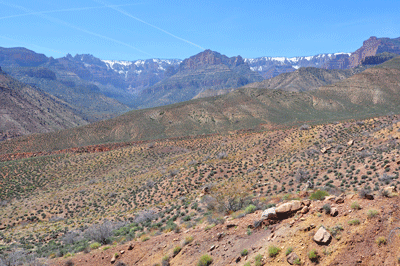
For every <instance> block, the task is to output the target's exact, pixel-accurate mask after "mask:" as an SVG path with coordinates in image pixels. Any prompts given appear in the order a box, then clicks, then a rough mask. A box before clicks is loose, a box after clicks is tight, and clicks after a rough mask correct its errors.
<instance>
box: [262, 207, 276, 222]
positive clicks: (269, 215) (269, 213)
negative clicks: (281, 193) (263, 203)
mask: <svg viewBox="0 0 400 266" xmlns="http://www.w3.org/2000/svg"><path fill="white" fill-rule="evenodd" d="M275 218H276V212H275V207H272V208H269V209H266V210H265V211H263V213H262V214H261V219H263V220H265V219H275Z"/></svg>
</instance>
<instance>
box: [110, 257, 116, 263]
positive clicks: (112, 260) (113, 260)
mask: <svg viewBox="0 0 400 266" xmlns="http://www.w3.org/2000/svg"><path fill="white" fill-rule="evenodd" d="M116 260H117V258H116V257H115V256H113V257H112V258H111V263H112V264H113V263H114V262H115V261H116Z"/></svg>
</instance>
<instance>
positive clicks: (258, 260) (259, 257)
mask: <svg viewBox="0 0 400 266" xmlns="http://www.w3.org/2000/svg"><path fill="white" fill-rule="evenodd" d="M262 259H263V256H262V255H261V254H257V256H256V257H255V258H254V261H255V264H254V265H255V266H261V265H262Z"/></svg>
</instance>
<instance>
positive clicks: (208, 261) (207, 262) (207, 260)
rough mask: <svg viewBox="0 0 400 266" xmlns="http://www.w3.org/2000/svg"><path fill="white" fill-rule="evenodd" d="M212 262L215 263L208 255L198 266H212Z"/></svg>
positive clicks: (201, 258)
mask: <svg viewBox="0 0 400 266" xmlns="http://www.w3.org/2000/svg"><path fill="white" fill-rule="evenodd" d="M212 262H213V259H212V257H211V256H210V255H208V254H205V255H203V256H201V257H200V260H199V262H198V263H197V266H208V265H211V263H212Z"/></svg>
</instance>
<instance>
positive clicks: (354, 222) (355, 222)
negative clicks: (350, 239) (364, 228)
mask: <svg viewBox="0 0 400 266" xmlns="http://www.w3.org/2000/svg"><path fill="white" fill-rule="evenodd" d="M347 223H348V224H349V225H359V224H360V220H358V219H353V220H350V221H348V222H347Z"/></svg>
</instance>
